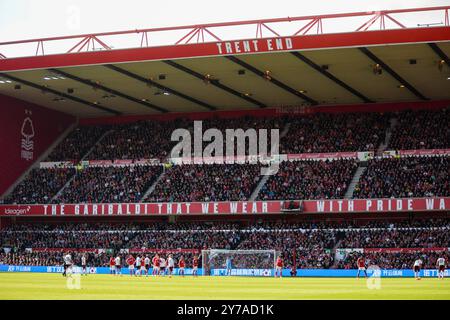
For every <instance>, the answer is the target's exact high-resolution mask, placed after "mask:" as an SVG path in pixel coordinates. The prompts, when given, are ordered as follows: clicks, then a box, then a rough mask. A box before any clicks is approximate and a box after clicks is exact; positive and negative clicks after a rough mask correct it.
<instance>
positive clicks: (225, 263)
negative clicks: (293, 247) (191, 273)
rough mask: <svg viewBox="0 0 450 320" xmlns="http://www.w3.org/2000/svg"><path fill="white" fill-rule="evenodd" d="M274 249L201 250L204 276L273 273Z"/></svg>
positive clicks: (275, 254)
mask: <svg viewBox="0 0 450 320" xmlns="http://www.w3.org/2000/svg"><path fill="white" fill-rule="evenodd" d="M276 258H277V252H276V251H275V250H223V249H210V250H202V266H203V275H205V276H259V277H270V276H274V275H275V271H274V268H275V261H276Z"/></svg>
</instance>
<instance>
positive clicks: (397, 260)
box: [335, 252, 450, 269]
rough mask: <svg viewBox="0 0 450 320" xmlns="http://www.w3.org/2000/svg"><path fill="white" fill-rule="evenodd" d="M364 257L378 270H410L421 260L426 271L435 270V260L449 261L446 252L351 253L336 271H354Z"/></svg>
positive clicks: (340, 262)
mask: <svg viewBox="0 0 450 320" xmlns="http://www.w3.org/2000/svg"><path fill="white" fill-rule="evenodd" d="M360 256H364V258H365V260H366V263H367V264H368V265H369V267H370V266H376V267H379V268H380V269H412V267H413V264H414V261H415V260H417V259H421V260H422V262H423V265H422V266H423V267H424V268H428V269H435V268H436V260H437V259H438V258H440V257H443V258H444V259H445V260H446V261H447V263H448V261H450V254H449V253H448V252H371V253H364V255H362V254H361V253H358V252H351V253H349V254H347V255H346V256H345V258H344V259H343V260H340V261H339V262H337V264H336V266H335V267H336V268H338V269H354V268H355V266H356V260H358V257H360Z"/></svg>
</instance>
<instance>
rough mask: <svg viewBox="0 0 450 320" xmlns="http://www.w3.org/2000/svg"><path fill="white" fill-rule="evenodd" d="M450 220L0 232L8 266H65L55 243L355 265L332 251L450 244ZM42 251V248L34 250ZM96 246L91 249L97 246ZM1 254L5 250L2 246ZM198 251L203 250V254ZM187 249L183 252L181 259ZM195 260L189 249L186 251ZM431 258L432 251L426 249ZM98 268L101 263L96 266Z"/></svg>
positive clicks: (103, 259) (395, 263) (403, 259)
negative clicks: (265, 253)
mask: <svg viewBox="0 0 450 320" xmlns="http://www.w3.org/2000/svg"><path fill="white" fill-rule="evenodd" d="M448 230H450V221H449V220H448V219H442V220H435V221H430V220H417V221H407V220H404V221H402V222H400V223H390V222H368V223H366V224H363V225H355V224H352V223H346V222H344V223H343V222H334V223H329V222H322V223H309V222H302V223H295V222H287V221H278V222H268V221H266V222H264V223H255V224H251V225H245V224H237V223H234V224H231V223H226V222H215V223H202V222H198V223H181V224H163V223H154V224H141V225H122V224H102V225H90V224H74V225H73V224H72V225H71V224H66V225H58V226H54V225H53V226H52V225H39V224H34V225H24V226H21V225H17V226H14V225H13V226H11V227H9V228H7V229H5V230H3V231H0V245H1V247H8V248H12V252H15V254H13V255H11V254H9V255H5V254H3V253H2V254H0V261H3V262H4V263H5V262H6V263H16V262H20V263H24V264H31V265H33V264H45V263H60V260H61V256H62V253H61V252H62V251H59V254H58V253H56V252H55V248H60V250H62V249H63V248H68V249H69V250H73V251H75V250H77V249H113V250H114V251H115V252H118V251H119V250H120V249H141V248H147V249H154V250H159V251H161V250H165V249H166V250H177V249H191V250H194V249H195V250H200V249H207V248H224V249H271V250H273V249H275V250H277V251H279V252H280V253H281V254H282V255H283V257H284V259H285V262H286V264H287V265H288V266H291V265H293V263H294V254H295V262H296V265H297V267H300V268H347V267H351V268H355V259H356V258H357V256H359V255H360V254H359V253H357V254H355V255H354V254H350V255H349V256H347V257H346V258H345V259H344V260H343V261H335V260H334V252H333V249H334V248H335V247H336V246H337V245H338V247H339V248H433V247H440V248H447V247H449V246H450V235H449V232H448ZM25 248H33V249H37V248H50V249H48V252H47V253H42V252H33V253H27V252H26V250H25ZM35 251H36V250H35ZM91 251H92V250H91ZM0 252H3V250H1V251H0ZM197 252H198V251H197ZM181 254H182V253H178V254H177V255H176V257H179V256H180V255H181ZM183 254H184V255H185V257H187V258H189V259H190V258H191V257H192V251H191V253H183ZM90 255H91V256H92V257H93V260H91V264H95V263H101V264H100V265H106V264H107V261H108V259H107V256H105V255H98V254H93V253H91V254H90ZM417 255H418V254H417V253H416V254H411V253H399V254H397V253H395V254H392V253H374V254H367V255H366V254H365V256H367V258H368V259H369V261H368V262H369V264H377V265H379V266H380V267H387V268H402V267H403V264H404V263H406V264H407V267H408V268H409V267H410V265H409V263H410V262H411V261H412V259H414V258H415V257H417ZM420 255H421V256H423V255H425V256H433V257H435V255H434V254H432V253H420ZM433 259H434V258H430V259H428V258H427V260H425V267H429V268H430V267H434V265H433V263H434V262H433V261H435V259H434V260H433ZM97 266H99V265H98V264H97Z"/></svg>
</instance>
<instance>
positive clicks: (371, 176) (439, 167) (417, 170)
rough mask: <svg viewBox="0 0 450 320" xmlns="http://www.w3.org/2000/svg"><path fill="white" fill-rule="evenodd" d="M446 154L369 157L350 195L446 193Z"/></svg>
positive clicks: (447, 189) (448, 186) (422, 195)
mask: <svg viewBox="0 0 450 320" xmlns="http://www.w3.org/2000/svg"><path fill="white" fill-rule="evenodd" d="M449 164H450V162H449V158H448V157H414V158H381V159H374V160H371V161H369V165H368V168H367V170H366V171H365V172H364V174H363V175H362V176H361V178H360V181H359V182H358V185H357V186H356V188H355V190H354V193H353V197H354V198H391V197H394V198H402V197H431V196H448V195H450V184H449Z"/></svg>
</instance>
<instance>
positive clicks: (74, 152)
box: [47, 126, 110, 161]
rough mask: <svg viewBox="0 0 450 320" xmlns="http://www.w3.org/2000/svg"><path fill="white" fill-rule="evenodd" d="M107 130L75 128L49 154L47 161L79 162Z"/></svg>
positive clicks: (92, 127)
mask: <svg viewBox="0 0 450 320" xmlns="http://www.w3.org/2000/svg"><path fill="white" fill-rule="evenodd" d="M109 128H110V127H109V126H80V127H77V128H75V130H74V131H72V132H71V133H70V134H69V135H68V136H67V137H66V138H65V139H64V140H63V141H62V142H61V143H60V144H58V145H57V146H56V148H55V149H54V150H53V151H52V152H51V153H50V155H49V156H48V158H47V161H66V160H73V161H79V160H81V159H82V158H83V157H84V156H85V155H86V153H87V152H88V151H89V150H90V149H91V148H92V147H93V146H94V145H95V143H96V142H97V141H98V139H100V137H101V136H102V135H103V134H104V133H105V132H107V130H108V129H109Z"/></svg>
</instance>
